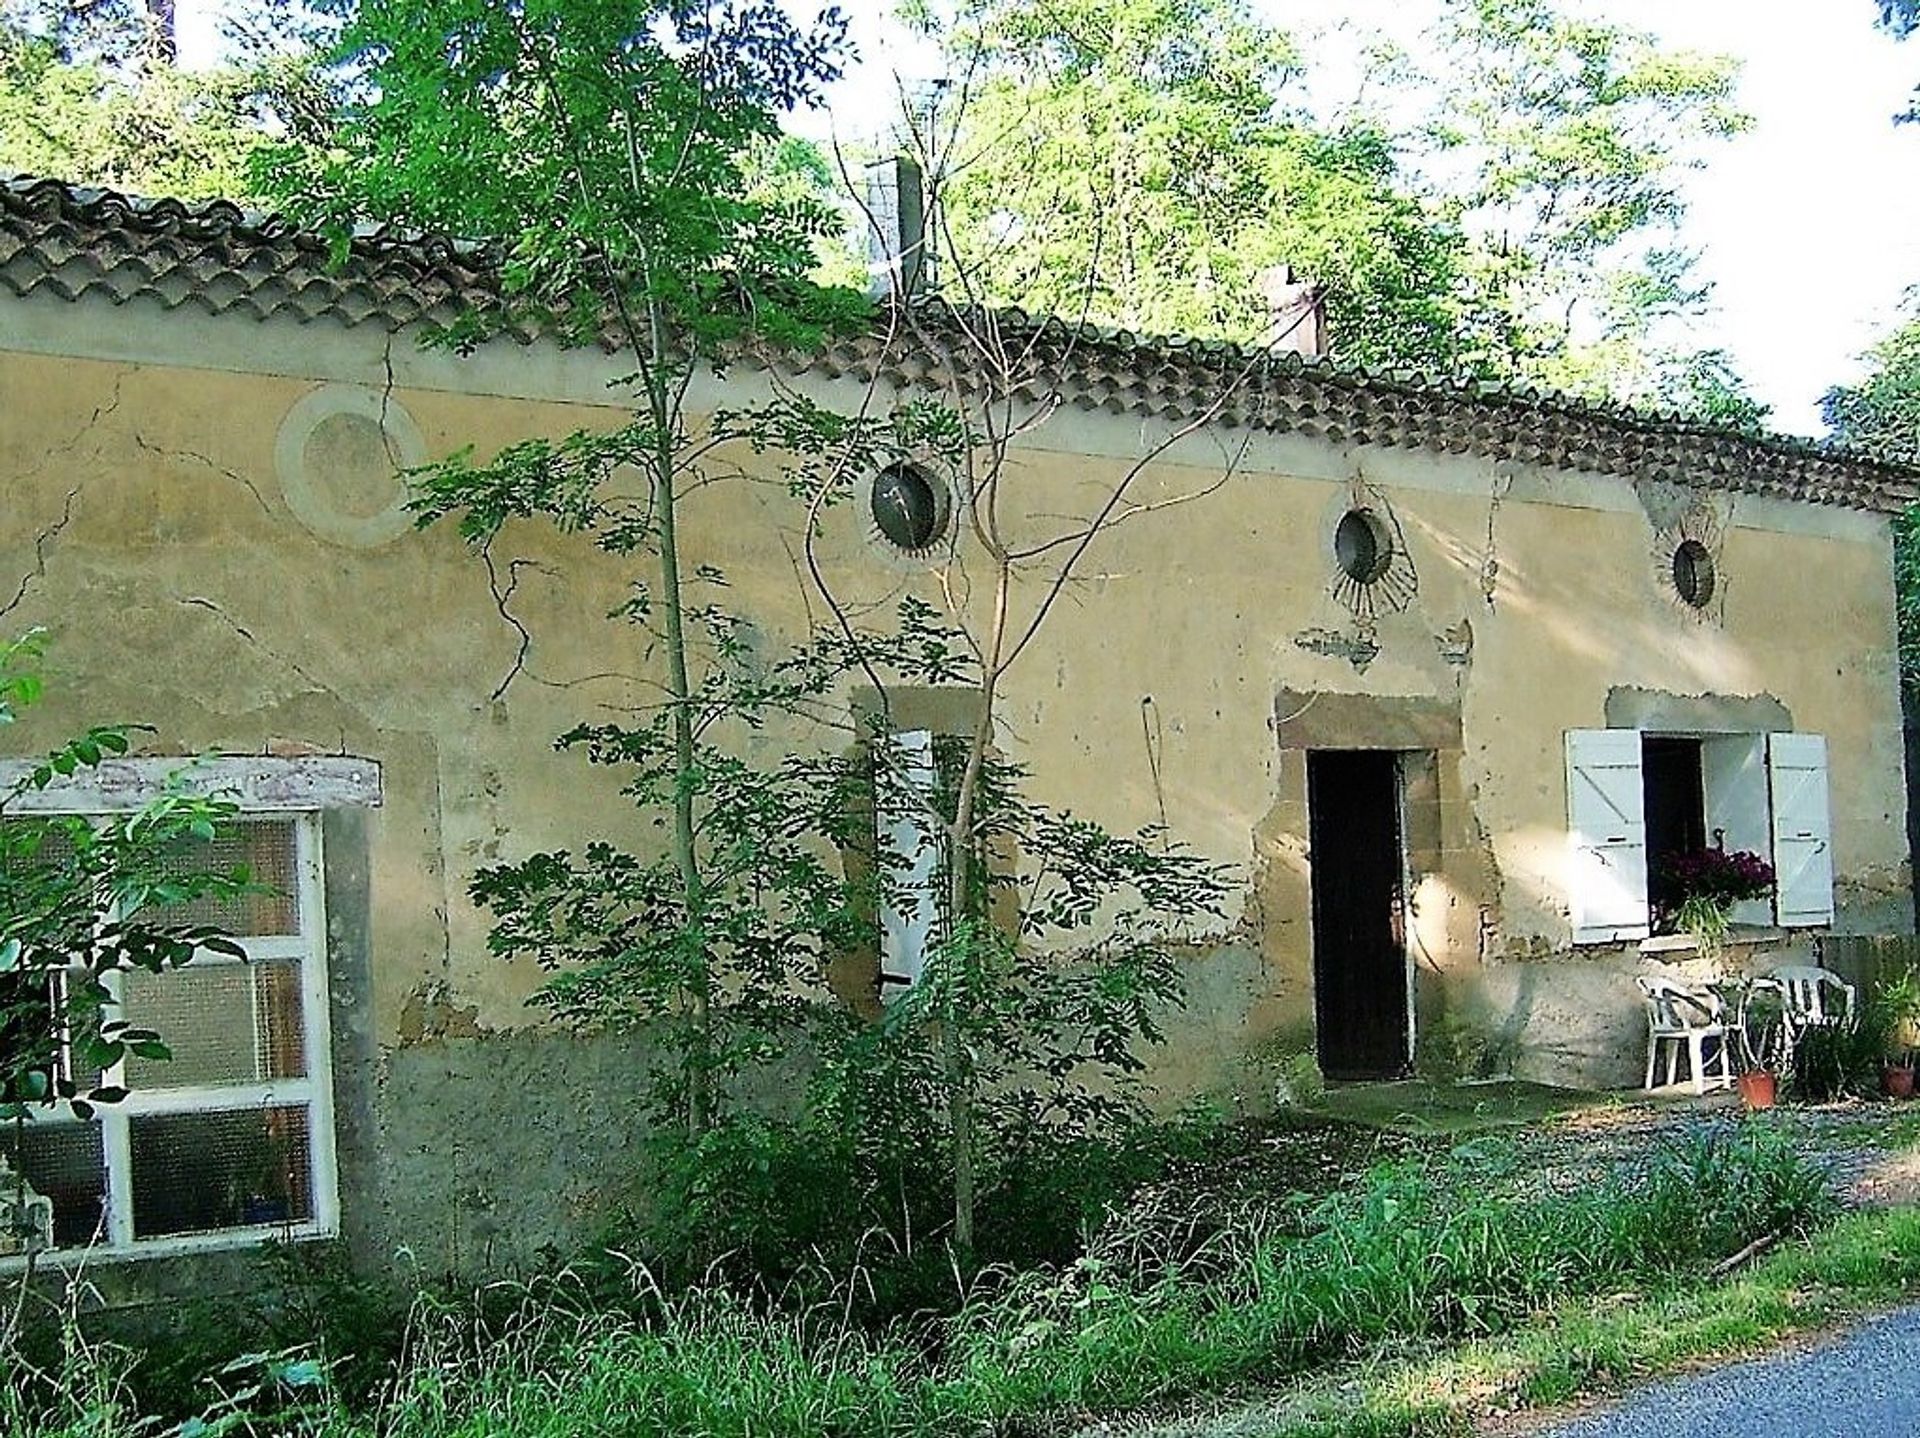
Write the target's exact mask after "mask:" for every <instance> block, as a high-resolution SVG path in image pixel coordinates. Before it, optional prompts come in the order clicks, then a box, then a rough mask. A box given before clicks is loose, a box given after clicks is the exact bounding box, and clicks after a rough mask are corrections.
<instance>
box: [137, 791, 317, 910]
mask: <svg viewBox="0 0 1920 1438" xmlns="http://www.w3.org/2000/svg"><path fill="white" fill-rule="evenodd" d="M295 829H296V826H295V823H294V821H293V820H292V819H241V820H237V821H235V822H233V823H231V824H227V825H225V826H223V827H222V828H221V829H220V831H219V833H218V834H216V835H215V837H214V839H213V842H212V843H208V844H201V843H192V844H188V845H186V846H185V847H183V848H182V849H181V850H180V852H179V853H178V854H176V855H175V856H173V858H172V859H171V860H170V861H169V862H168V863H166V864H165V865H164V866H163V871H164V872H166V873H174V874H196V873H216V874H225V873H230V872H231V871H232V870H234V869H235V868H240V867H244V868H245V869H246V871H247V877H248V878H249V879H250V880H251V881H252V883H254V884H255V885H258V886H261V888H262V889H264V890H265V892H259V893H254V892H249V893H245V894H239V895H236V896H234V897H233V898H204V899H195V900H194V901H193V902H192V903H188V904H174V905H170V906H168V907H166V908H164V909H150V910H149V911H148V913H147V917H149V918H151V919H153V920H156V921H159V922H163V923H169V924H214V925H217V926H219V927H220V928H222V929H225V930H226V931H227V932H228V933H230V934H235V935H238V936H239V937H242V938H247V937H259V936H262V935H268V934H297V933H299V932H300V908H299V905H300V884H299V864H298V862H297V854H298V850H297V848H296V846H295V840H294V834H295Z"/></svg>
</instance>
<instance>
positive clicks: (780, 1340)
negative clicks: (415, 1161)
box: [5, 1126, 1831, 1438]
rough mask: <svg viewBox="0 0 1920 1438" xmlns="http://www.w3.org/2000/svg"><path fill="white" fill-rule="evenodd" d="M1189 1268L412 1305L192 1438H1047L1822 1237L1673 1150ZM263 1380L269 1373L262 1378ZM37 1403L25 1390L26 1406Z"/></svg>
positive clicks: (1505, 1174)
mask: <svg viewBox="0 0 1920 1438" xmlns="http://www.w3.org/2000/svg"><path fill="white" fill-rule="evenodd" d="M1274 1198H1275V1202H1274V1204H1273V1205H1272V1207H1271V1208H1270V1209H1269V1210H1268V1211H1267V1212H1266V1213H1265V1214H1264V1215H1256V1214H1253V1213H1246V1214H1242V1215H1240V1217H1239V1218H1238V1219H1237V1220H1236V1221H1235V1222H1234V1223H1233V1224H1232V1225H1231V1226H1229V1227H1226V1228H1224V1229H1222V1230H1220V1231H1218V1232H1215V1233H1213V1234H1211V1235H1209V1236H1208V1237H1207V1238H1206V1239H1205V1240H1204V1241H1203V1242H1202V1243H1200V1244H1199V1245H1198V1246H1194V1245H1193V1244H1191V1243H1189V1242H1188V1241H1187V1240H1188V1238H1189V1236H1190V1229H1189V1228H1188V1227H1186V1226H1180V1227H1179V1228H1178V1231H1177V1232H1176V1233H1173V1234H1171V1235H1170V1236H1169V1239H1168V1242H1167V1244H1166V1246H1164V1247H1156V1245H1155V1242H1154V1234H1153V1226H1154V1220H1155V1215H1154V1213H1153V1212H1152V1211H1151V1210H1149V1211H1145V1212H1140V1213H1134V1214H1123V1215H1120V1216H1119V1217H1117V1218H1116V1219H1115V1220H1113V1221H1112V1222H1111V1223H1110V1225H1109V1229H1108V1232H1107V1233H1106V1234H1105V1235H1103V1238H1102V1240H1101V1241H1100V1242H1097V1243H1096V1244H1095V1245H1094V1246H1093V1248H1092V1249H1091V1250H1090V1252H1089V1253H1088V1254H1087V1256H1086V1257H1084V1258H1082V1259H1080V1260H1078V1261H1077V1262H1074V1263H1072V1264H1070V1265H1066V1266H1064V1267H1055V1268H1046V1269H1036V1270H1031V1271H1028V1272H1024V1273H1017V1274H1005V1275H1001V1276H999V1279H998V1281H988V1282H985V1283H983V1284H981V1285H980V1286H979V1287H978V1288H977V1289H976V1291H975V1294H974V1296H973V1297H972V1298H971V1299H970V1301H969V1302H968V1303H967V1304H966V1305H965V1306H964V1307H963V1308H962V1309H961V1310H960V1312H959V1313H957V1314H956V1315H954V1316H952V1317H951V1318H946V1319H939V1320H928V1321H926V1322H924V1323H922V1324H919V1325H913V1324H908V1323H904V1322H893V1323H889V1324H885V1325H881V1326H878V1327H874V1328H867V1327H863V1326H861V1325H860V1324H858V1323H857V1322H853V1321H850V1319H849V1317H848V1313H849V1311H850V1310H849V1307H848V1306H847V1305H845V1304H841V1305H838V1306H836V1305H834V1304H831V1303H826V1302H821V1303H817V1304H814V1305H812V1306H808V1307H805V1308H801V1309H798V1310H782V1309H780V1308H779V1307H778V1306H777V1305H770V1304H755V1303H753V1302H750V1301H748V1300H746V1299H743V1298H741V1297H740V1296H738V1295H737V1294H731V1293H728V1292H726V1291H724V1290H721V1289H715V1288H707V1287H697V1288H690V1289H687V1290H684V1291H681V1292H679V1293H675V1294H666V1295H660V1294H652V1295H649V1296H648V1298H647V1301H645V1302H641V1303H633V1304H627V1305H622V1307H621V1311H620V1312H619V1313H618V1314H610V1313H609V1312H608V1311H606V1310H604V1309H596V1308H594V1307H592V1306H590V1305H582V1304H576V1303H568V1302H564V1301H559V1300H557V1299H556V1298H555V1296H554V1295H553V1294H551V1293H545V1294H542V1295H541V1296H539V1297H538V1298H534V1297H532V1296H529V1297H528V1299H527V1301H525V1302H524V1303H523V1304H522V1305H521V1307H520V1308H519V1309H518V1310H517V1311H515V1312H514V1313H513V1314H512V1316H511V1317H510V1319H509V1320H508V1321H507V1322H506V1323H505V1324H504V1325H501V1324H498V1323H495V1324H488V1325H476V1324H475V1322H474V1321H473V1317H472V1309H471V1308H468V1309H458V1308H450V1307H446V1306H438V1305H426V1304H423V1305H422V1306H421V1307H420V1308H419V1309H418V1310H417V1311H416V1314H415V1318H414V1323H413V1330H412V1335H411V1338H410V1340H409V1344H408V1349H407V1354H406V1358H405V1360H404V1362H403V1363H402V1365H401V1366H400V1368H399V1370H398V1371H397V1375H396V1376H395V1377H394V1379H393V1380H392V1382H391V1384H390V1385H389V1386H388V1387H387V1388H386V1389H384V1390H383V1391H382V1392H381V1393H379V1394H378V1395H376V1396H375V1397H374V1398H372V1399H371V1400H369V1401H367V1402H365V1403H362V1404H357V1405H352V1406H349V1405H347V1404H345V1403H343V1402H341V1401H339V1400H337V1399H331V1398H326V1397H324V1396H321V1397H317V1398H316V1395H315V1393H314V1392H313V1391H311V1390H310V1389H309V1388H307V1387H305V1386H303V1384H300V1383H292V1384H290V1383H289V1382H288V1381H287V1374H288V1373H289V1372H290V1371H296V1372H297V1371H298V1370H289V1369H287V1368H285V1367H284V1366H283V1367H282V1369H281V1370H279V1378H278V1380H276V1381H269V1380H268V1379H260V1378H255V1379H253V1380H251V1381H250V1382H249V1384H248V1385H247V1386H246V1387H244V1388H242V1389H241V1391H240V1392H239V1393H238V1394H237V1395H236V1396H234V1397H231V1398H229V1399H227V1400H225V1401H224V1402H221V1403H216V1404H215V1405H214V1407H213V1408H212V1409H211V1410H210V1412H209V1414H208V1423H209V1425H210V1429H209V1430H205V1431H211V1432H220V1433H234V1434H244V1435H249V1438H253V1435H258V1438H266V1435H267V1434H270V1433H271V1434H282V1433H285V1434H294V1435H300V1438H455V1435H458V1438H493V1435H498V1438H509V1435H511V1438H545V1435H553V1438H559V1435H562V1434H565V1435H569V1438H571V1435H592V1434H616V1433H618V1434H627V1433H649V1434H654V1433H658V1434H664V1435H689V1438H749V1435H751V1438H778V1435H786V1434H793V1435H801V1434H807V1435H816V1434H822V1433H827V1434H835V1435H844V1438H869V1435H871V1438H882V1435H920V1434H936V1433H938V1434H955V1433H961V1434H964V1433H970V1432H977V1433H986V1432H994V1431H998V1432H1006V1431H1019V1430H1031V1431H1039V1430H1052V1429H1055V1428H1059V1427H1064V1426H1067V1425H1069V1424H1071V1423H1072V1422H1075V1421H1077V1420H1080V1419H1084V1418H1087V1417H1090V1416H1095V1415H1099V1414H1107V1413H1115V1412H1122V1411H1126V1410H1130V1409H1135V1408H1139V1407H1143V1406H1149V1405H1152V1404H1155V1403H1159V1402H1164V1401H1169V1400H1173V1399H1177V1398H1183V1397H1188V1396H1193V1395H1198V1394H1202V1393H1208V1392H1218V1391H1220V1390H1222V1389H1226V1388H1230V1387H1234V1386H1239V1385H1244V1384H1248V1383H1251V1382H1255V1381H1258V1380H1260V1379H1263V1378H1268V1377H1273V1376H1276V1375H1280V1374H1284V1373H1287V1372H1291V1371H1296V1370H1299V1369H1302V1368H1305V1367H1308V1366H1311V1365H1314V1364H1316V1363H1320V1362H1324V1361H1327V1360H1331V1359H1335V1358H1339V1357H1344V1356H1349V1355H1354V1354H1359V1353H1363V1352H1366V1351H1368V1350H1369V1349H1371V1348H1374V1347H1376V1346H1378V1345H1379V1344H1380V1343H1381V1342H1382V1341H1383V1340H1400V1339H1404V1338H1409V1337H1434V1336H1455V1335H1473V1334H1484V1333H1489V1332H1494V1331H1498V1330H1501V1329H1503V1328H1509V1327H1512V1326H1513V1325H1515V1324H1516V1323H1518V1322H1520V1321H1522V1320H1524V1319H1525V1318H1526V1317H1527V1316H1528V1315H1529V1314H1531V1313H1533V1312H1535V1311H1537V1310H1539V1309H1541V1308H1543V1307H1545V1306H1547V1305H1548V1304H1550V1303H1552V1302H1554V1301H1556V1300H1558V1299H1561V1298H1564V1297H1568V1296H1577V1295H1579V1294H1581V1293H1591V1292H1598V1291H1603V1290H1606V1291H1611V1290H1614V1289H1617V1288H1619V1287H1621V1286H1622V1285H1627V1284H1638V1285H1646V1286H1654V1285H1657V1284H1659V1283H1661V1282H1662V1281H1663V1280H1666V1279H1668V1278H1670V1277H1672V1276H1673V1275H1676V1274H1679V1273H1681V1272H1683V1271H1686V1270H1698V1269H1700V1268H1702V1267H1703V1266H1706V1265H1709V1264H1711V1263H1713V1262H1714V1261H1716V1260H1718V1259H1721V1258H1723V1257H1725V1256H1727V1255H1728V1254H1731V1253H1733V1252H1736V1251H1738V1250H1739V1249H1740V1248H1741V1247H1743V1246H1744V1245H1746V1244H1747V1243H1749V1242H1751V1241H1752V1240H1753V1239H1755V1238H1758V1237H1761V1236H1763V1235H1766V1234H1776V1233H1791V1232H1797V1231H1801V1230H1804V1229H1807V1228H1809V1227H1810V1226H1812V1225H1814V1224H1816V1223H1818V1222H1820V1221H1821V1220H1822V1219H1823V1218H1824V1217H1825V1216H1826V1215H1827V1213H1828V1211H1829V1208H1830V1203H1831V1200H1830V1198H1829V1195H1828V1190H1827V1187H1826V1184H1825V1182H1824V1179H1823V1177H1822V1175H1821V1174H1820V1173H1819V1172H1817V1171H1816V1170H1814V1169H1813V1168H1811V1167H1810V1166H1809V1165H1808V1163H1807V1162H1806V1161H1805V1160H1804V1159H1803V1158H1802V1157H1801V1156H1800V1155H1799V1154H1797V1153H1796V1152H1795V1151H1794V1150H1793V1149H1792V1148H1791V1147H1790V1146H1789V1145H1788V1143H1787V1142H1786V1141H1785V1140H1784V1139H1782V1138H1781V1137H1779V1136H1778V1135H1775V1134H1773V1133H1771V1132H1770V1131H1768V1130H1766V1129H1763V1128H1758V1127H1750V1126H1749V1127H1737V1128H1736V1127H1732V1126H1721V1127H1715V1128H1706V1129H1702V1130H1699V1131H1697V1132H1695V1133H1693V1134H1691V1135H1688V1136H1686V1137H1684V1138H1681V1139H1675V1140H1667V1141H1663V1142H1661V1143H1659V1144H1657V1145H1656V1146H1654V1147H1652V1148H1650V1150H1649V1152H1648V1153H1647V1154H1646V1156H1645V1158H1644V1160H1643V1161H1642V1162H1639V1163H1637V1164H1632V1165H1629V1166H1627V1167H1625V1168H1622V1169H1619V1170H1616V1171H1615V1172H1613V1173H1612V1174H1610V1175H1607V1176H1605V1177H1603V1178H1597V1179H1594V1180H1592V1181H1586V1180H1583V1179H1581V1178H1579V1177H1578V1176H1575V1177H1573V1178H1569V1177H1568V1176H1565V1175H1560V1176H1558V1177H1557V1178H1556V1177H1555V1176H1553V1175H1550V1174H1545V1173H1542V1172H1539V1171H1536V1170H1533V1169H1530V1168H1528V1167H1527V1166H1526V1165H1525V1164H1524V1163H1523V1162H1522V1161H1521V1160H1520V1159H1519V1158H1517V1157H1516V1155H1515V1151H1514V1150H1513V1149H1512V1148H1511V1147H1508V1146H1504V1145H1469V1146H1466V1147H1463V1148H1461V1149H1457V1150H1455V1151H1454V1152H1453V1153H1452V1154H1449V1155H1447V1156H1445V1157H1442V1158H1433V1159H1406V1160H1400V1161H1396V1162H1393V1163H1388V1164H1383V1165H1381V1166H1378V1167H1376V1168H1374V1169H1372V1170H1370V1171H1368V1172H1367V1173H1365V1174H1364V1175H1361V1176H1359V1177H1358V1178H1356V1179H1355V1180H1354V1181H1352V1182H1351V1183H1349V1184H1348V1185H1347V1186H1346V1187H1344V1188H1342V1189H1341V1190H1340V1191H1338V1192H1337V1193H1335V1194H1334V1195H1333V1196H1331V1197H1329V1198H1326V1199H1323V1200H1321V1201H1318V1202H1315V1203H1310V1204H1308V1203H1300V1202H1289V1201H1288V1200H1287V1199H1286V1196H1285V1195H1275V1196H1274ZM269 1372H271V1370H269ZM43 1391H44V1390H43ZM125 1407H126V1405H125V1401H124V1393H123V1391H122V1390H120V1389H118V1388H116V1387H115V1386H114V1385H113V1384H112V1383H110V1382H107V1383H96V1384H94V1385H93V1386H92V1387H90V1388H82V1389H78V1390H76V1392H75V1395H74V1397H73V1399H72V1400H71V1401H70V1402H68V1403H67V1405H66V1407H64V1408H59V1409H53V1408H50V1409H48V1410H46V1411H45V1412H44V1413H42V1414H38V1415H35V1414H29V1413H26V1412H25V1411H23V1410H22V1409H21V1408H20V1407H19V1406H18V1405H17V1403H16V1406H15V1407H14V1408H12V1409H9V1410H5V1416H6V1417H7V1419H8V1420H9V1422H8V1426H9V1432H18V1433H22V1434H33V1435H36V1438H121V1435H123V1434H126V1435H131V1434H133V1433H134V1432H136V1431H137V1430H136V1428H135V1426H134V1424H133V1420H132V1417H131V1415H130V1414H128V1413H127V1412H126V1411H125Z"/></svg>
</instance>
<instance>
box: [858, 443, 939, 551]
mask: <svg viewBox="0 0 1920 1438" xmlns="http://www.w3.org/2000/svg"><path fill="white" fill-rule="evenodd" d="M871 507H872V511H873V522H874V524H875V525H876V526H877V527H878V528H879V530H880V533H881V534H882V535H884V536H885V537H886V539H887V542H888V543H889V544H891V545H893V546H894V547H895V548H896V549H904V550H906V551H908V552H909V553H917V552H918V551H920V550H923V549H928V548H931V547H932V545H933V544H934V542H935V541H936V540H938V539H939V538H940V536H941V533H942V532H943V531H944V530H945V529H946V526H947V500H946V492H945V491H944V490H943V489H942V488H941V487H940V485H939V483H938V482H937V481H936V480H935V479H934V478H933V477H932V476H931V475H929V474H927V473H926V472H924V471H923V470H919V469H915V468H914V467H913V466H912V465H908V464H891V465H888V466H887V467H886V468H885V469H883V470H881V471H880V473H879V474H877V475H875V476H874V479H873V495H872V499H871Z"/></svg>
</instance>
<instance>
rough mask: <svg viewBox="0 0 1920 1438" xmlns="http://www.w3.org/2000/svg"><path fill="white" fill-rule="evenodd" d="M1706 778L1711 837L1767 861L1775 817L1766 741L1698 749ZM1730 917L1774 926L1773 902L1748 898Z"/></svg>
mask: <svg viewBox="0 0 1920 1438" xmlns="http://www.w3.org/2000/svg"><path fill="white" fill-rule="evenodd" d="M1700 757H1701V768H1702V770H1703V771H1704V776H1705V789H1706V800H1707V822H1706V828H1707V837H1708V840H1709V842H1717V843H1718V844H1719V845H1720V847H1721V848H1723V849H1725V850H1726V851H1727V852H1728V853H1730V854H1737V853H1740V852H1742V851H1745V852H1747V853H1753V854H1759V855H1760V856H1761V857H1762V858H1765V857H1766V856H1767V855H1768V854H1770V853H1772V852H1773V812H1772V806H1771V805H1770V804H1769V802H1768V800H1767V736H1766V735H1764V734H1714V735H1710V736H1708V737H1707V738H1706V739H1705V740H1704V741H1702V743H1701V745H1700ZM1729 917H1730V918H1731V919H1732V920H1733V922H1734V923H1736V924H1752V925H1756V926H1764V925H1766V924H1770V923H1772V922H1773V901H1772V900H1771V899H1745V900H1742V901H1741V902H1739V903H1737V904H1735V905H1734V906H1733V910H1732V912H1731V914H1730V915H1729Z"/></svg>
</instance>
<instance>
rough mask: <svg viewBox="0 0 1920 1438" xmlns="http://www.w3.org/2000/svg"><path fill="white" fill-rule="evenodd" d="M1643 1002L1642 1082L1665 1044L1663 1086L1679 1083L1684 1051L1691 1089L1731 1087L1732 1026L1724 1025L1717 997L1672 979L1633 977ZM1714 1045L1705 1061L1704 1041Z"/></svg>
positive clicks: (1651, 1072)
mask: <svg viewBox="0 0 1920 1438" xmlns="http://www.w3.org/2000/svg"><path fill="white" fill-rule="evenodd" d="M1634 982H1635V983H1636V984H1638V985H1639V986H1640V992H1641V993H1642V994H1643V995H1644V996H1645V997H1646V1001H1647V1081H1646V1087H1647V1088H1649V1089H1651V1088H1652V1087H1653V1086H1654V1082H1653V1077H1654V1072H1655V1070H1656V1069H1657V1068H1658V1067H1659V1057H1660V1046H1661V1045H1662V1044H1665V1045H1667V1077H1666V1082H1667V1083H1669V1084H1673V1083H1678V1082H1679V1080H1680V1072H1679V1070H1680V1055H1681V1052H1682V1051H1683V1050H1684V1051H1685V1053H1686V1055H1687V1062H1688V1065H1689V1067H1690V1070H1691V1072H1692V1075H1693V1091H1694V1092H1695V1093H1705V1092H1706V1091H1707V1085H1708V1083H1709V1082H1711V1083H1712V1085H1713V1087H1715V1088H1732V1087H1733V1042H1734V1033H1735V1028H1736V1026H1735V1025H1733V1024H1730V1023H1728V1022H1727V1018H1726V1011H1725V1007H1724V1005H1723V1004H1722V1003H1721V1000H1720V996H1719V995H1718V994H1716V993H1713V992H1711V991H1710V990H1707V989H1700V988H1694V987H1692V986H1691V985H1688V984H1680V983H1675V982H1674V981H1673V980H1672V979H1661V978H1646V977H1642V978H1636V979H1635V980H1634ZM1709 1039H1712V1040H1715V1041H1716V1047H1715V1049H1714V1052H1713V1055H1712V1057H1711V1058H1709V1057H1708V1055H1707V1041H1708V1040H1709Z"/></svg>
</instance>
